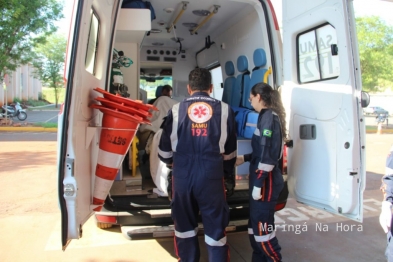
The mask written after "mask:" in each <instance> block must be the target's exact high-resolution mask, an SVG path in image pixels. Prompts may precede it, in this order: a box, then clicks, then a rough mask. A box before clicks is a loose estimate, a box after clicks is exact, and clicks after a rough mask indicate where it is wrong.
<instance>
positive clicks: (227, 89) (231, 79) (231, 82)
mask: <svg viewBox="0 0 393 262" xmlns="http://www.w3.org/2000/svg"><path fill="white" fill-rule="evenodd" d="M225 73H226V75H227V78H226V79H225V81H224V87H223V88H224V90H223V94H222V101H223V102H225V103H227V104H230V103H231V99H232V90H233V88H234V86H235V82H236V78H235V76H234V75H235V66H234V65H233V62H232V61H227V62H226V63H225Z"/></svg>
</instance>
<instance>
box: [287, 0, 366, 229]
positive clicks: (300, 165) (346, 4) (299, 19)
mask: <svg viewBox="0 0 393 262" xmlns="http://www.w3.org/2000/svg"><path fill="white" fill-rule="evenodd" d="M352 3H353V2H352V1H348V0H312V1H308V0H302V1H293V0H283V13H282V16H283V25H282V26H283V54H284V56H283V57H284V84H283V86H282V88H281V93H282V98H283V103H284V105H285V108H286V113H287V122H288V124H289V125H288V126H289V135H290V139H291V142H290V143H289V147H288V188H289V191H290V193H291V194H292V196H294V197H295V198H296V200H297V201H299V202H302V203H305V204H307V205H310V206H313V207H316V208H320V209H323V210H326V211H329V212H332V213H335V214H340V215H343V216H345V217H348V218H350V219H353V220H356V221H359V222H362V219H363V211H362V210H363V207H362V205H363V203H362V202H363V191H364V188H365V182H366V180H365V173H366V171H365V149H364V145H365V125H364V121H362V118H363V115H362V114H363V113H362V107H361V88H362V86H361V78H360V62H359V57H358V50H357V38H356V28H355V18H354V13H353V6H352Z"/></svg>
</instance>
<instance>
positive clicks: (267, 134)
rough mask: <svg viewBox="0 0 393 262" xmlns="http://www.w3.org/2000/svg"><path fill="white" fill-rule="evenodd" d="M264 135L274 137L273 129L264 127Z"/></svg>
mask: <svg viewBox="0 0 393 262" xmlns="http://www.w3.org/2000/svg"><path fill="white" fill-rule="evenodd" d="M263 136H267V137H272V130H269V129H263Z"/></svg>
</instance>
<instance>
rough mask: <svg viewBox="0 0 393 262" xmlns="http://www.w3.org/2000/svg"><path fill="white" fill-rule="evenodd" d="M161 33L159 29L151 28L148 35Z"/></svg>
mask: <svg viewBox="0 0 393 262" xmlns="http://www.w3.org/2000/svg"><path fill="white" fill-rule="evenodd" d="M161 32H162V30H161V29H157V28H152V29H151V30H150V33H152V34H158V33H161Z"/></svg>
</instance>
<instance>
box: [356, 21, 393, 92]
mask: <svg viewBox="0 0 393 262" xmlns="http://www.w3.org/2000/svg"><path fill="white" fill-rule="evenodd" d="M356 30H357V37H358V44H359V53H360V67H361V72H362V84H363V90H365V91H369V92H373V91H378V90H379V87H381V86H382V87H385V88H386V87H387V86H393V71H392V68H393V27H392V26H389V25H387V24H386V23H385V22H384V21H383V20H381V19H380V18H379V17H377V16H370V17H359V18H356Z"/></svg>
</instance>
